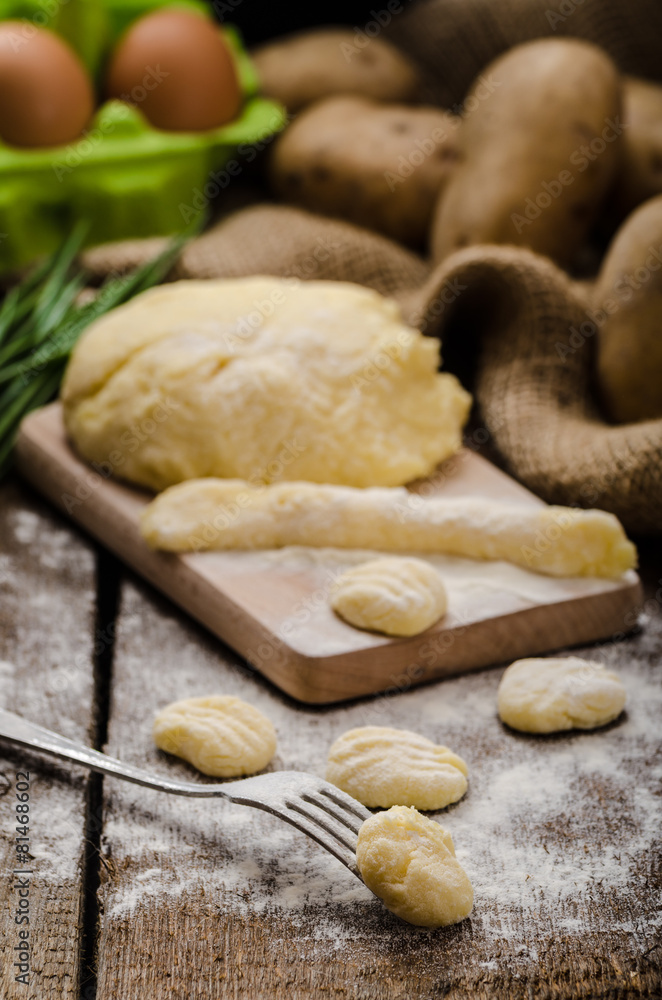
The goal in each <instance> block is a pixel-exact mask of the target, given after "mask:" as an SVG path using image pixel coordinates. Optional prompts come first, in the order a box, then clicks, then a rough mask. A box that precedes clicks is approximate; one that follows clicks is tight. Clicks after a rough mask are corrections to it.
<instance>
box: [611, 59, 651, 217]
mask: <svg viewBox="0 0 662 1000" xmlns="http://www.w3.org/2000/svg"><path fill="white" fill-rule="evenodd" d="M623 121H624V122H625V125H626V128H625V134H624V136H623V161H622V164H621V169H620V171H619V177H618V181H617V184H616V191H615V194H614V202H615V206H616V210H617V212H618V213H619V216H620V218H621V219H623V218H625V216H626V215H627V214H628V213H629V212H631V211H632V210H633V209H634V208H636V207H637V205H640V204H641V203H642V202H643V201H646V200H647V199H648V198H653V197H655V195H658V194H662V87H661V86H660V85H659V84H657V83H649V82H648V81H647V80H639V79H637V78H636V77H633V76H626V77H624V79H623Z"/></svg>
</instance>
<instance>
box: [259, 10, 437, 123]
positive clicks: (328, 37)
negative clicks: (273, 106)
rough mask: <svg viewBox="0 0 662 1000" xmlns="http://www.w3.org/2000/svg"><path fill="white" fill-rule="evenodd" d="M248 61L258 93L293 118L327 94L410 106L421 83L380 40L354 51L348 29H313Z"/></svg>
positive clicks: (408, 63) (400, 56) (281, 40)
mask: <svg viewBox="0 0 662 1000" xmlns="http://www.w3.org/2000/svg"><path fill="white" fill-rule="evenodd" d="M251 56H252V58H253V62H254V64H255V68H256V70H257V73H258V76H259V78H260V83H261V87H262V92H263V93H264V94H266V96H267V97H272V98H274V99H275V100H277V101H281V102H282V103H283V104H284V105H285V107H286V108H287V110H288V111H291V112H295V111H299V110H301V108H305V107H307V105H309V104H312V103H313V102H314V101H319V100H321V99H322V98H324V97H329V96H330V95H331V94H363V95H364V96H366V97H374V98H375V99H376V100H379V101H410V100H414V99H415V98H416V97H417V96H418V92H419V90H420V87H421V80H420V77H419V74H418V71H417V69H416V67H415V66H414V64H413V63H412V62H411V61H410V60H409V59H408V58H407V57H406V56H405V55H403V54H402V53H401V52H398V50H397V49H396V48H395V46H393V45H391V43H390V42H387V41H384V39H382V38H371V39H370V42H369V43H368V44H367V45H365V46H364V47H359V46H357V45H356V36H355V33H354V32H353V31H352V29H351V28H332V27H328V28H317V29H315V30H313V31H303V32H301V33H300V34H296V35H290V36H289V37H286V38H277V39H276V40H275V41H273V42H267V44H266V45H261V46H260V47H259V48H257V49H255V50H254V51H253V52H252V53H251Z"/></svg>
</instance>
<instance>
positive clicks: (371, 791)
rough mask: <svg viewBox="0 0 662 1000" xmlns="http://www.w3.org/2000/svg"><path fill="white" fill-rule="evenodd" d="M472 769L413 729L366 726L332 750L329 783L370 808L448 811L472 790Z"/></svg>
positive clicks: (337, 742)
mask: <svg viewBox="0 0 662 1000" xmlns="http://www.w3.org/2000/svg"><path fill="white" fill-rule="evenodd" d="M467 774H468V768H467V765H466V764H465V762H464V761H463V760H462V758H461V757H458V756H457V754H454V753H453V752H452V751H451V750H449V749H448V747H444V746H438V745H437V744H435V743H433V742H432V740H428V739H426V738H425V736H419V735H418V733H412V732H410V731H409V730H407V729H389V728H387V727H385V726H362V727H361V728H359V729H350V730H349V731H348V732H346V733H343V734H342V736H340V737H338V739H337V740H336V741H335V743H334V744H333V745H332V747H331V749H330V750H329V759H328V764H327V768H326V780H327V781H330V782H331V783H332V784H334V785H336V786H337V787H338V788H342V789H343V791H345V792H347V794H348V795H352V796H353V797H354V798H355V799H358V801H359V802H362V803H363V805H364V806H369V807H371V808H372V807H375V806H379V807H380V808H382V809H388V808H389V806H414V807H415V808H416V809H445V808H446V806H448V805H450V804H451V803H452V802H457V801H458V800H459V799H461V798H462V796H463V795H464V793H465V792H466V790H467Z"/></svg>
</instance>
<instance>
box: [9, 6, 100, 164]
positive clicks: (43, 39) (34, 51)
mask: <svg viewBox="0 0 662 1000" xmlns="http://www.w3.org/2000/svg"><path fill="white" fill-rule="evenodd" d="M93 110H94V95H93V93H92V84H91V81H90V78H89V76H88V74H87V71H86V70H85V67H84V66H83V64H82V63H81V61H80V59H79V58H78V56H77V55H76V53H75V52H74V51H73V49H72V48H70V47H69V45H68V44H67V43H66V42H65V41H63V39H61V38H60V37H59V36H58V35H54V34H53V33H52V32H51V31H45V30H44V29H43V28H37V27H35V26H34V25H33V24H30V23H29V22H28V21H2V22H0V137H1V138H2V140H3V141H4V142H6V143H7V144H8V145H10V146H59V145H62V143H65V142H70V141H71V140H72V139H75V138H76V136H78V135H80V133H81V131H82V129H83V128H84V127H85V125H86V124H87V122H88V121H89V120H90V118H91V117H92V112H93Z"/></svg>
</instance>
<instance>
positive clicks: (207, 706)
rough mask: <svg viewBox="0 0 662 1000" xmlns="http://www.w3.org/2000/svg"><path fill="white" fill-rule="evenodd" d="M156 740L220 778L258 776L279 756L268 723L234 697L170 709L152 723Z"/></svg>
mask: <svg viewBox="0 0 662 1000" xmlns="http://www.w3.org/2000/svg"><path fill="white" fill-rule="evenodd" d="M153 736H154V742H155V743H156V745H157V747H159V749H160V750H165V752H166V753H171V754H174V755H175V756H176V757H181V758H182V759H183V760H186V761H188V762H189V764H193V766H194V767H197V769H198V771H202V773H203V774H210V775H213V776H214V777H217V778H235V777H237V776H239V775H242V774H255V773H256V772H257V771H261V770H262V769H263V768H264V767H266V766H267V764H268V763H269V761H270V760H271V758H272V757H273V755H274V754H275V752H276V730H275V729H274V727H273V725H272V723H271V722H270V721H269V719H267V717H266V716H265V715H263V714H262V712H260V711H259V710H258V709H257V708H255V707H254V706H253V705H249V704H248V703H247V702H245V701H242V700H241V698H235V697H233V696H232V695H206V696H205V697H203V698H185V699H183V700H182V701H174V702H173V703H172V704H171V705H166V707H165V708H164V709H162V710H161V711H160V712H159V713H158V715H157V716H156V718H155V720H154V728H153Z"/></svg>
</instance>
